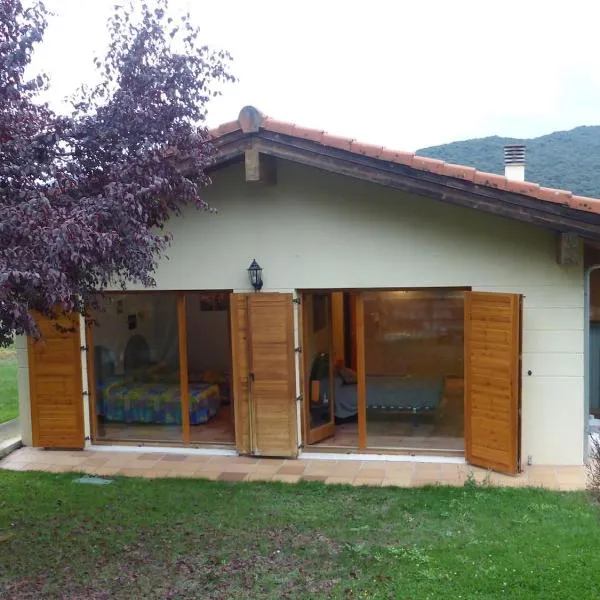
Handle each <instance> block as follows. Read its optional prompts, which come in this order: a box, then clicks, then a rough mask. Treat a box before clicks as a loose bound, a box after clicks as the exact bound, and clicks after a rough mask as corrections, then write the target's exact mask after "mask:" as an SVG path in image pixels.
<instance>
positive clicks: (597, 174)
mask: <svg viewBox="0 0 600 600" xmlns="http://www.w3.org/2000/svg"><path fill="white" fill-rule="evenodd" d="M506 144H525V145H526V146H527V150H526V156H525V160H526V163H527V166H526V167H525V178H526V179H527V181H533V182H535V183H539V184H541V185H544V186H546V187H553V188H559V189H564V190H571V191H573V192H575V193H576V194H581V195H583V196H593V197H596V198H600V126H583V127H576V128H575V129H571V130H570V131H556V132H555V133H550V134H549V135H543V136H541V137H538V138H532V139H525V140H523V139H516V138H504V137H499V136H491V137H486V138H481V139H475V140H465V141H463V142H453V143H451V144H444V145H442V146H432V147H430V148H423V149H421V150H418V151H417V154H419V155H421V156H429V157H431V158H438V159H441V160H445V161H446V162H451V163H456V164H460V165H469V166H472V167H475V168H477V169H479V170H481V171H490V172H491V173H499V174H502V173H504V146H505V145H506Z"/></svg>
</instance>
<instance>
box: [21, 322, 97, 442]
mask: <svg viewBox="0 0 600 600" xmlns="http://www.w3.org/2000/svg"><path fill="white" fill-rule="evenodd" d="M36 320H37V323H38V326H39V328H40V330H41V332H42V336H43V337H42V339H41V340H39V341H34V340H32V339H30V340H29V389H30V403H31V429H32V437H33V445H34V446H38V447H42V448H83V447H84V445H85V432H84V423H83V382H82V379H81V347H80V338H79V315H66V316H64V317H61V318H60V319H59V324H60V325H61V326H63V327H64V328H69V329H71V331H65V332H63V331H59V330H58V329H57V328H56V322H55V321H50V320H49V319H46V318H44V317H41V316H39V315H36Z"/></svg>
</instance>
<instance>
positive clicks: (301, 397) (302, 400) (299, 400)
mask: <svg viewBox="0 0 600 600" xmlns="http://www.w3.org/2000/svg"><path fill="white" fill-rule="evenodd" d="M296 402H304V396H303V395H302V394H300V395H299V396H296Z"/></svg>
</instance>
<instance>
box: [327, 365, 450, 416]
mask: <svg viewBox="0 0 600 600" xmlns="http://www.w3.org/2000/svg"><path fill="white" fill-rule="evenodd" d="M320 385H321V389H322V390H327V389H329V387H328V386H329V382H328V380H327V379H324V380H321V383H320ZM443 391H444V381H443V379H423V378H418V377H387V376H376V375H375V376H372V375H369V376H367V378H366V396H367V398H366V400H367V402H366V404H367V410H369V409H379V410H395V411H404V412H412V413H420V412H428V411H433V410H435V409H436V408H437V407H438V406H439V405H440V403H441V401H442V396H443ZM334 405H335V416H336V417H337V418H338V419H347V418H349V417H352V416H354V415H356V414H357V413H358V398H357V387H356V384H350V385H347V384H344V382H343V381H342V379H341V378H340V377H336V378H335V390H334Z"/></svg>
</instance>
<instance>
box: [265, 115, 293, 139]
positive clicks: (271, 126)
mask: <svg viewBox="0 0 600 600" xmlns="http://www.w3.org/2000/svg"><path fill="white" fill-rule="evenodd" d="M264 128H265V129H266V130H267V131H273V132H274V133H282V134H283V135H291V136H296V135H298V131H302V130H301V129H296V125H294V123H285V122H284V121H274V120H273V119H265V121H264Z"/></svg>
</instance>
